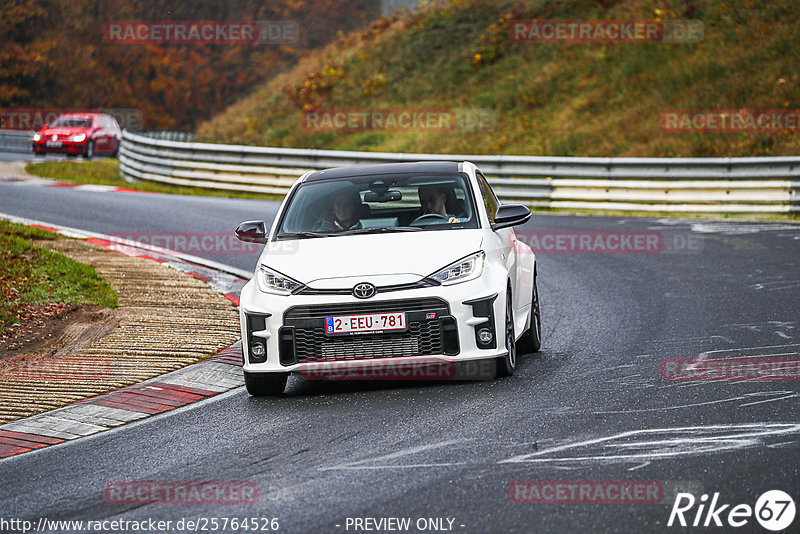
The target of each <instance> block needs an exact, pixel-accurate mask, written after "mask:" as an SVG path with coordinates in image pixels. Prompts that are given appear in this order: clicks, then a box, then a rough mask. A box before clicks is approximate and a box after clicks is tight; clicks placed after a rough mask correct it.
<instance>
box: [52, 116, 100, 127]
mask: <svg viewBox="0 0 800 534" xmlns="http://www.w3.org/2000/svg"><path fill="white" fill-rule="evenodd" d="M91 125H92V119H91V118H89V117H59V118H57V119H56V120H55V122H53V124H51V125H50V126H52V127H60V128H88V127H89V126H91Z"/></svg>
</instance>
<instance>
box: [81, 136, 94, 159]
mask: <svg viewBox="0 0 800 534" xmlns="http://www.w3.org/2000/svg"><path fill="white" fill-rule="evenodd" d="M83 157H85V158H86V159H92V158H93V157H94V141H92V140H91V139H89V141H88V142H87V143H86V150H85V151H84V152H83Z"/></svg>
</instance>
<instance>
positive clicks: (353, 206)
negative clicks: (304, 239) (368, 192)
mask: <svg viewBox="0 0 800 534" xmlns="http://www.w3.org/2000/svg"><path fill="white" fill-rule="evenodd" d="M360 212H361V196H360V195H359V194H358V191H355V190H353V191H342V192H340V193H338V194H337V195H336V197H335V198H334V200H333V208H332V209H331V210H330V212H328V213H327V214H326V215H324V216H322V217H320V219H319V220H318V221H317V223H316V224H315V225H314V231H315V232H341V231H344V230H353V229H356V228H360V227H361V221H360Z"/></svg>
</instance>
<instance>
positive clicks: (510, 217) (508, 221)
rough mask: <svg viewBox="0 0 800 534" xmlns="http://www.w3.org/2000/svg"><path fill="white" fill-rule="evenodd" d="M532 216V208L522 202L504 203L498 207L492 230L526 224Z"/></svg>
mask: <svg viewBox="0 0 800 534" xmlns="http://www.w3.org/2000/svg"><path fill="white" fill-rule="evenodd" d="M530 218H531V210H529V209H528V207H527V206H523V205H522V204H502V205H501V206H500V207H499V208H497V213H496V214H495V216H494V223H492V230H500V229H501V228H508V227H510V226H517V225H519V224H525V223H526V222H528V219H530Z"/></svg>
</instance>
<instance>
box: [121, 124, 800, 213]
mask: <svg viewBox="0 0 800 534" xmlns="http://www.w3.org/2000/svg"><path fill="white" fill-rule="evenodd" d="M422 160H425V161H431V160H434V161H460V160H468V161H472V162H474V163H475V164H477V165H478V166H479V167H480V168H481V170H482V171H483V172H484V173H485V174H486V175H487V177H488V178H489V181H490V182H491V183H492V186H493V187H494V188H495V190H496V191H497V193H498V195H499V196H500V197H501V198H502V199H503V200H518V201H524V202H525V203H526V204H528V205H531V206H534V207H547V208H556V209H590V210H615V211H618V210H623V211H648V212H681V213H685V212H697V213H710V212H715V213H726V212H727V213H757V212H773V213H786V212H796V211H800V157H773V158H569V157H547V156H485V155H442V154H394V153H386V152H349V151H339V150H314V149H293V148H269V147H253V146H239V145H219V144H208V143H181V142H175V141H162V140H157V139H151V138H148V137H144V136H141V135H137V134H133V133H130V132H124V134H123V143H122V147H121V150H120V169H121V171H122V173H123V175H124V176H125V177H126V178H127V179H135V180H153V181H157V182H164V183H171V184H177V185H185V186H195V187H207V188H214V189H224V190H229V191H241V192H257V193H272V194H285V193H286V191H288V188H289V187H290V186H291V185H292V183H294V181H295V180H296V179H297V177H299V176H300V175H302V174H303V173H304V172H306V171H307V170H310V169H326V168H330V167H341V166H344V165H360V164H367V163H395V162H403V161H422Z"/></svg>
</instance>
